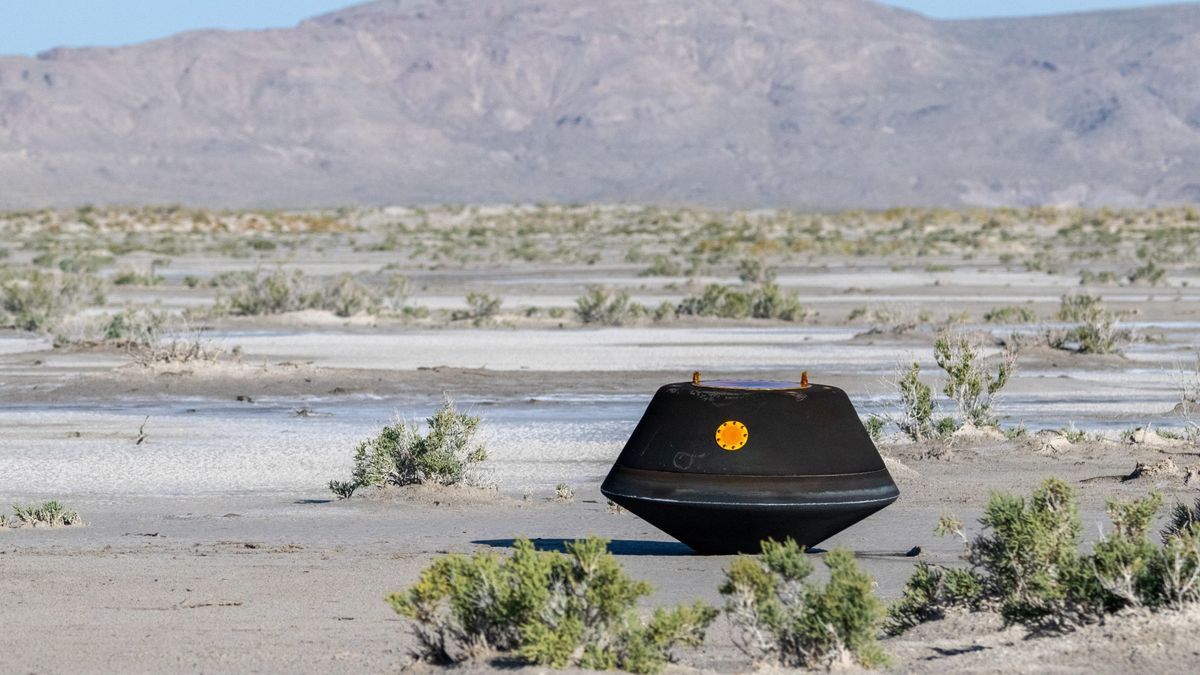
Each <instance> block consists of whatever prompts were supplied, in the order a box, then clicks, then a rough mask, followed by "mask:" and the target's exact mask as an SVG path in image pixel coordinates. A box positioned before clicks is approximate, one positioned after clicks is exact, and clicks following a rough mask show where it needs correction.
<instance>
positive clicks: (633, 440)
mask: <svg viewBox="0 0 1200 675" xmlns="http://www.w3.org/2000/svg"><path fill="white" fill-rule="evenodd" d="M784 385H786V386H784ZM617 463H618V464H620V465H622V466H625V467H628V468H633V469H646V470H652V471H670V472H676V473H701V474H718V475H730V476H753V475H760V476H821V475H837V474H849V473H862V472H868V471H878V470H880V469H883V468H884V464H883V459H882V458H881V457H880V456H879V452H878V451H877V450H876V449H875V444H874V443H872V442H871V437H870V436H869V435H868V434H867V432H866V429H864V428H863V425H862V422H861V421H860V420H859V418H858V413H857V412H856V411H855V410H854V406H853V405H852V404H851V403H850V398H849V397H848V396H847V395H846V392H844V391H842V390H841V389H838V388H837V387H831V386H828V385H821V384H810V385H809V386H807V387H801V386H800V384H798V383H795V382H774V381H740V380H732V381H709V382H702V383H701V384H699V385H696V384H693V383H691V382H679V383H674V384H668V385H665V386H663V387H661V388H660V389H659V390H658V392H657V393H655V395H654V398H653V399H652V400H651V401H650V405H649V406H648V407H647V408H646V412H645V414H644V415H643V416H642V419H641V421H640V422H638V425H637V428H635V429H634V431H633V434H632V435H631V436H630V438H629V442H628V443H627V444H626V445H625V448H624V449H623V450H622V451H621V455H620V457H619V458H618V459H617Z"/></svg>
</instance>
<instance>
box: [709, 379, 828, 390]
mask: <svg viewBox="0 0 1200 675" xmlns="http://www.w3.org/2000/svg"><path fill="white" fill-rule="evenodd" d="M696 386H697V387H700V388H701V389H745V390H753V391H780V390H784V389H807V387H805V386H804V385H802V384H800V383H799V382H789V381H786V380H706V381H702V382H700V383H699V384H697V385H696Z"/></svg>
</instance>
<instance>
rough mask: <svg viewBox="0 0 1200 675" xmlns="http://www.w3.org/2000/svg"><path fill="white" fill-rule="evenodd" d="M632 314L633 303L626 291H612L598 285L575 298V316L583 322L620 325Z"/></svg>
mask: <svg viewBox="0 0 1200 675" xmlns="http://www.w3.org/2000/svg"><path fill="white" fill-rule="evenodd" d="M633 314H634V310H633V305H632V303H630V301H629V293H628V292H626V291H617V292H612V291H609V290H608V289H606V288H602V287H600V286H593V287H591V288H589V289H588V292H587V294H585V295H582V296H580V297H579V298H576V300H575V318H577V319H579V322H580V323H584V324H592V323H598V324H601V325H604V326H620V325H622V324H624V323H627V322H628V321H629V320H630V319H631V318H632V317H633Z"/></svg>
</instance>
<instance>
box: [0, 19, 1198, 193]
mask: <svg viewBox="0 0 1200 675" xmlns="http://www.w3.org/2000/svg"><path fill="white" fill-rule="evenodd" d="M481 201H486V202H525V201H556V202H583V201H604V202H609V201H632V202H655V203H668V204H670V203H682V202H693V203H701V204H707V205H727V206H791V207H802V208H838V207H858V206H862V207H884V206H891V205H946V206H955V205H964V204H975V205H999V204H1043V203H1053V204H1084V205H1115V206H1124V205H1147V204H1159V203H1174V202H1200V6H1195V5H1179V6H1163V7H1155V8H1148V9H1140V10H1127V11H1111V12H1097V13H1092V14H1079V15H1067V16H1057V17H1044V18H1031V19H1003V20H980V21H933V20H929V19H926V18H923V17H921V16H919V15H916V14H912V13H909V12H904V11H901V10H896V9H891V8H888V7H884V6H882V5H878V4H875V3H872V2H867V1H866V0H836V1H830V0H657V1H654V2H648V1H646V0H580V1H579V2H565V1H563V2H558V1H555V2H549V1H546V0H487V1H483V0H381V1H379V2H373V3H368V4H364V5H359V6H355V7H351V8H349V9H346V10H343V11H340V12H335V13H332V14H327V15H324V16H320V17H316V18H314V19H311V20H309V21H305V22H303V23H302V24H300V25H299V26H297V27H295V28H290V29H283V30H269V31H255V32H220V31H202V32H193V33H184V34H180V35H176V36H174V37H171V38H168V39H164V40H159V41H155V42H150V43H146V44H140V45H135V46H130V47H123V48H89V49H56V50H52V51H50V52H47V53H44V54H41V55H39V56H38V57H37V58H26V57H0V207H7V208H13V207H31V206H43V205H52V204H80V203H88V202H91V203H112V202H122V203H143V202H153V203H164V202H184V203H190V204H205V205H211V206H291V207H299V206H318V205H341V204H381V203H389V204H392V203H427V202H439V203H443V202H449V203H465V202H481Z"/></svg>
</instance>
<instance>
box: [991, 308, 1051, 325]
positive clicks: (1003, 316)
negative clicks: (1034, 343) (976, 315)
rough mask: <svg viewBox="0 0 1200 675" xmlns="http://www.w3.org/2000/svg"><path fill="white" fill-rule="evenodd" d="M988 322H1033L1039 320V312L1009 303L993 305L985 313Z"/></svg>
mask: <svg viewBox="0 0 1200 675" xmlns="http://www.w3.org/2000/svg"><path fill="white" fill-rule="evenodd" d="M983 320H984V321H986V322H988V323H1033V322H1035V321H1037V320H1038V317H1037V313H1036V312H1034V311H1033V310H1032V309H1030V308H1028V307H1022V306H1020V305H1007V306H1004V307H993V308H991V309H989V310H988V311H987V312H985V313H984V315H983Z"/></svg>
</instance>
